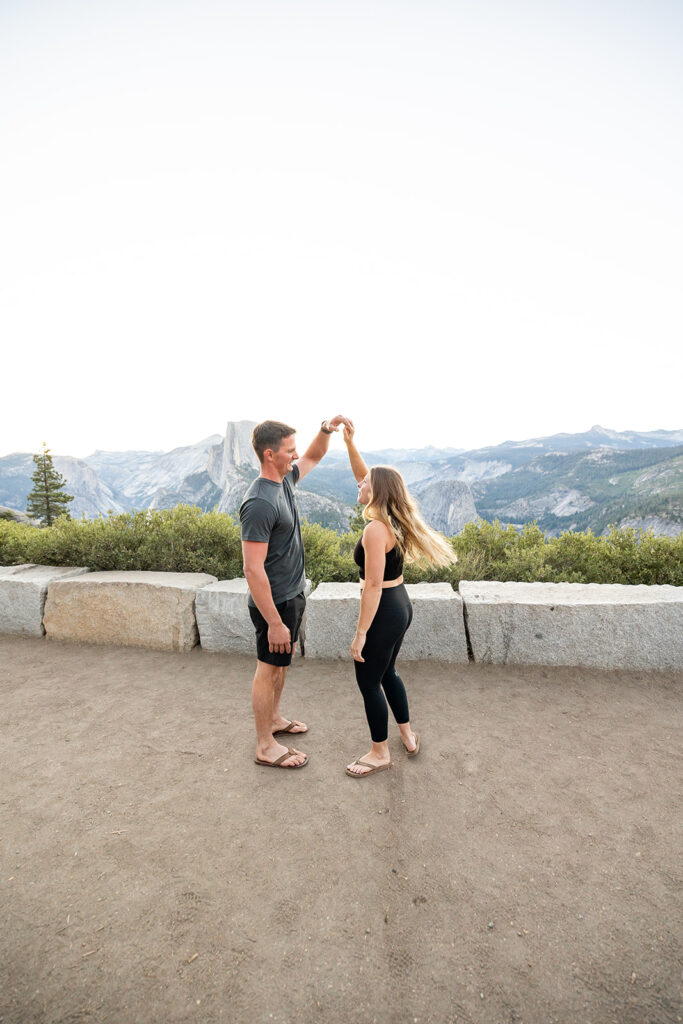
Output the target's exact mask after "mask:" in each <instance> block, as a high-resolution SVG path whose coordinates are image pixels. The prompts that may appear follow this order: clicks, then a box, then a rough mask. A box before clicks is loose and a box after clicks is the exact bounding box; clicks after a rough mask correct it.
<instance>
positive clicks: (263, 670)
mask: <svg viewBox="0 0 683 1024" xmlns="http://www.w3.org/2000/svg"><path fill="white" fill-rule="evenodd" d="M256 671H257V674H258V675H259V676H260V678H261V679H263V680H267V681H268V682H269V683H271V685H272V686H277V684H278V683H279V682H280V680H281V678H282V676H283V674H284V672H286V671H287V670H286V669H285V668H283V667H282V665H269V664H268V662H267V661H259V662H257V667H256Z"/></svg>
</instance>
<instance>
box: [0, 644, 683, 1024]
mask: <svg viewBox="0 0 683 1024" xmlns="http://www.w3.org/2000/svg"><path fill="white" fill-rule="evenodd" d="M252 666H253V662H252V660H251V659H249V658H237V657H226V656H221V655H210V654H207V653H206V652H203V651H201V650H199V649H196V650H195V651H194V652H192V653H191V654H189V655H174V654H165V653H158V652H153V651H137V650H131V649H123V648H97V647H86V646H77V645H66V644H56V643H50V642H49V641H46V640H42V641H41V640H22V639H13V638H8V637H1V638H0V688H1V693H2V705H1V708H2V710H1V712H0V717H1V721H2V753H1V758H2V764H1V766H0V767H1V769H2V775H1V778H2V788H1V797H0V814H1V823H0V824H1V827H2V840H3V841H2V864H1V866H0V883H1V886H2V903H3V910H4V919H5V922H6V924H5V927H4V928H3V931H2V937H1V938H0V970H1V972H2V988H1V991H0V1022H2V1024H34V1022H35V1024H37V1022H40V1024H46V1022H50V1024H57V1022H59V1024H78V1022H100V1021H101V1022H121V1024H128V1022H140V1024H152V1022H154V1024H157V1022H158V1024H170V1022H176V1021H178V1022H180V1021H183V1022H184V1021H196V1022H197V1024H211V1022H214V1021H237V1022H245V1024H246V1022H248V1024H258V1022H264V1024H271V1022H273V1024H277V1022H292V1024H293V1022H302V1024H308V1022H318V1021H320V1022H325V1024H327V1022H330V1024H332V1022H334V1024H371V1022H373V1021H377V1022H382V1024H394V1022H406V1024H415V1022H417V1024H426V1022H438V1024H442V1022H443V1024H447V1022H449V1021H454V1022H458V1024H462V1022H484V1024H530V1022H534V1024H535V1022H539V1024H541V1022H543V1024H573V1022H581V1024H591V1022H593V1024H609V1022H612V1021H614V1022H615V1024H616V1022H618V1024H668V1022H675V1024H678V1022H680V1021H681V1020H682V1019H683V1009H682V1008H681V1002H680V998H679V989H678V983H679V978H680V942H679V940H680V920H681V918H680V873H679V866H680V861H681V857H680V853H681V849H680V846H681V844H680V832H679V830H678V827H677V826H678V821H679V820H680V801H679V802H678V808H679V810H678V814H677V813H676V799H677V791H678V793H680V785H679V783H680V759H679V758H677V755H676V750H677V745H678V744H679V739H680V712H679V708H680V703H679V697H680V684H681V681H682V680H681V677H680V676H678V677H675V676H673V675H658V676H657V675H647V674H644V673H631V674H626V673H601V672H595V671H585V670H581V671H579V670H572V669H565V670H559V671H558V670H543V669H500V668H491V667H474V666H470V667H465V668H458V667H448V666H441V665H434V664H432V663H421V664H413V665H410V664H404V665H403V666H402V674H403V676H404V679H405V681H406V684H407V686H408V691H409V696H410V698H411V702H412V709H413V721H414V723H415V725H416V726H417V728H419V729H420V731H421V732H422V735H423V750H422V752H421V754H420V756H419V757H418V758H416V759H415V760H411V761H408V760H407V759H406V758H405V757H404V756H402V754H401V748H400V744H399V741H398V739H397V736H396V735H395V734H394V736H393V737H392V741H391V742H392V752H393V756H394V759H395V760H394V766H393V768H392V770H391V771H388V772H384V773H383V774H381V775H378V776H376V777H374V778H372V779H368V780H364V781H355V780H352V779H347V778H346V776H345V775H344V774H343V766H344V764H345V762H347V761H349V760H351V759H352V757H353V756H356V755H359V754H361V753H364V752H365V751H366V750H367V742H366V740H365V737H366V726H365V724H364V719H363V715H362V706H361V702H360V698H359V695H358V692H357V690H356V687H355V682H353V678H352V670H351V666H350V664H347V663H337V662H335V663H333V662H310V661H309V662H304V663H303V664H302V663H299V664H298V665H297V666H296V668H295V669H293V670H292V672H291V674H290V679H289V682H288V685H287V689H286V697H287V700H286V702H285V704H284V710H285V711H286V712H288V713H290V714H292V715H297V716H300V717H305V719H306V720H307V721H308V723H309V725H310V726H311V731H310V734H309V736H308V737H307V739H306V742H305V744H304V741H303V740H301V741H300V745H301V746H302V747H303V749H305V750H307V751H308V752H309V753H310V754H311V761H310V764H309V765H308V766H307V767H306V768H305V769H303V770H302V771H298V772H284V771H275V770H271V769H264V768H258V767H257V766H255V765H254V764H253V763H252V761H251V756H252V724H251V720H250V714H249V691H250V675H251V671H252Z"/></svg>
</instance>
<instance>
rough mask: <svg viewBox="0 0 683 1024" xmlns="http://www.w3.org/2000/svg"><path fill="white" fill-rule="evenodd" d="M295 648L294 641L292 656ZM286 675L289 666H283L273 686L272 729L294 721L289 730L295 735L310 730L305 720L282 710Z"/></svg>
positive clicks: (280, 727)
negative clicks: (292, 717) (281, 699)
mask: <svg viewBox="0 0 683 1024" xmlns="http://www.w3.org/2000/svg"><path fill="white" fill-rule="evenodd" d="M295 650H296V643H293V644H292V657H294V651H295ZM286 677H287V666H283V667H282V668H281V669H280V676H279V678H278V679H277V680H276V682H275V686H274V687H273V728H272V731H273V732H275V731H276V730H278V729H284V728H285V727H286V726H287V725H289V723H290V721H291V722H292V728H291V729H290V730H289V732H290V735H292V736H293V735H294V734H295V733H299V732H308V726H307V725H306V723H305V722H301V721H299V719H298V718H294V719H291V720H290V719H289V718H285V716H284V715H283V714H282V712H281V711H280V697H281V695H282V690H283V687H284V685H285V679H286Z"/></svg>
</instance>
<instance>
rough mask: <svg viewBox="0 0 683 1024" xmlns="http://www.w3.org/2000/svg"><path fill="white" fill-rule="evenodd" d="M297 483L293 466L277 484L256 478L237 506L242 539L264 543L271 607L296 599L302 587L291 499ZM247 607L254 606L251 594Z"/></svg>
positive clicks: (296, 524) (297, 531)
mask: <svg viewBox="0 0 683 1024" xmlns="http://www.w3.org/2000/svg"><path fill="white" fill-rule="evenodd" d="M298 480H299V467H298V466H297V465H296V464H295V465H294V466H293V467H292V472H291V473H288V474H287V476H286V477H285V478H284V480H283V481H282V483H281V484H278V483H275V481H274V480H266V478H265V477H262V476H259V477H257V478H256V479H255V480H254V481H253V483H251V484H250V485H249V489H248V490H247V493H246V494H245V495H244V498H243V499H242V504H241V506H240V523H241V525H242V540H254V541H259V542H260V543H262V544H265V543H267V544H268V554H267V555H266V561H265V566H264V568H265V570H266V576H267V577H268V582H269V583H270V589H271V592H272V594H273V602H274V603H275V604H282V602H283V601H289V599H290V598H291V597H296V595H297V594H300V593H301V591H302V590H303V589H304V586H305V584H306V576H305V573H304V545H303V541H302V539H301V526H300V525H299V512H298V510H297V507H296V501H295V499H294V488H295V487H296V485H297V483H298ZM249 604H250V605H252V607H255V604H256V602H255V601H254V599H253V598H252V596H251V594H249Z"/></svg>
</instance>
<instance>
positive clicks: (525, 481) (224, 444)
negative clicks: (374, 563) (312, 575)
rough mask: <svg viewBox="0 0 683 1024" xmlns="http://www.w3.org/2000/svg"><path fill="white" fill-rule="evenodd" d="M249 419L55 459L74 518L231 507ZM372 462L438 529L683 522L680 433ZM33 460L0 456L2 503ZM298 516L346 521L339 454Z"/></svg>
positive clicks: (594, 431)
mask: <svg viewBox="0 0 683 1024" xmlns="http://www.w3.org/2000/svg"><path fill="white" fill-rule="evenodd" d="M253 427H254V423H253V422H251V421H245V420H242V421H239V422H229V423H228V425H227V428H226V432H225V434H224V435H223V436H221V435H219V434H214V435H212V436H211V437H208V438H205V439H204V440H202V441H198V442H197V443H196V444H192V445H188V446H186V447H181V448H175V449H174V450H173V451H169V452H147V451H127V452H103V451H96V452H93V454H92V455H89V456H87V457H86V458H84V459H75V458H73V457H71V456H59V455H57V456H54V464H55V467H56V468H57V469H58V471H59V472H60V473H62V475H63V476H64V477H65V478H66V481H67V489H68V490H69V492H70V493H72V494H73V495H74V501H73V502H72V504H71V508H70V511H71V514H72V515H74V516H81V515H85V516H86V517H87V518H92V517H94V516H97V515H99V514H105V515H106V514H107V512H109V511H113V512H122V511H129V510H130V509H133V508H134V509H140V508H171V507H173V506H174V505H176V504H179V503H181V502H183V503H187V504H193V505H199V506H200V507H201V508H203V509H205V510H208V509H211V508H214V507H215V508H218V510H219V511H222V512H228V513H230V514H235V512H236V511H237V509H238V508H239V505H240V501H241V498H242V495H243V493H244V491H245V490H246V487H247V486H248V484H249V482H250V481H251V480H252V479H253V478H254V477H255V476H256V474H257V473H258V462H257V460H256V456H255V454H254V451H253V449H252V447H251V431H252V429H253ZM363 454H364V458H365V459H366V461H367V462H368V464H369V465H377V464H380V463H389V464H392V465H395V466H396V467H397V468H399V469H400V471H401V473H402V474H403V476H404V478H405V480H406V482H407V483H408V485H409V487H410V490H411V491H412V493H413V494H414V495H415V496H416V498H417V500H418V502H419V503H420V507H421V509H422V512H423V514H424V516H425V519H427V521H428V522H429V523H431V525H433V526H434V527H436V528H437V529H440V530H443V531H444V532H445V533H447V534H453V533H457V532H458V531H459V530H461V529H462V527H463V525H464V524H465V523H466V522H468V521H469V520H471V519H474V518H475V517H476V516H477V515H479V516H481V517H482V518H484V519H491V520H492V519H494V518H498V519H500V520H501V521H502V522H508V523H513V524H515V525H516V526H518V525H521V524H523V523H525V522H528V521H530V520H536V521H537V522H538V524H539V526H541V528H542V529H544V530H545V532H546V533H547V534H548V535H549V536H553V535H556V534H558V533H560V532H562V531H563V530H567V529H574V530H584V529H587V528H590V529H592V530H593V531H594V532H598V533H600V532H603V531H604V530H605V529H606V528H607V527H608V526H609V525H610V524H612V523H616V524H618V525H632V526H642V527H652V528H653V529H654V530H655V532H656V533H660V534H670V535H675V534H677V533H678V532H679V531H680V530H681V529H683V430H680V431H663V430H659V431H650V432H645V433H644V432H637V431H625V432H621V433H619V432H616V431H612V430H608V429H605V428H603V427H600V426H595V427H592V428H591V429H590V430H588V431H585V432H584V433H580V434H555V435H552V436H551V437H539V438H532V439H530V440H525V441H504V442H503V443H502V444H499V445H494V446H489V447H485V448H479V449H473V450H468V451H462V450H458V449H457V448H448V447H442V448H440V447H434V446H430V447H428V448H422V449H396V448H387V449H381V450H376V451H368V452H364V453H363ZM33 468H34V467H33V461H32V456H31V455H30V454H27V453H15V454H12V455H7V456H4V457H2V458H0V504H1V505H4V506H8V507H10V508H13V509H23V508H25V505H26V497H27V495H28V493H29V491H30V490H31V487H32V484H31V473H32V472H33ZM297 491H298V500H299V507H300V510H301V514H302V516H303V517H305V518H307V519H309V520H310V521H312V522H319V523H322V525H324V526H328V527H331V528H333V529H336V530H344V529H346V527H347V524H348V520H349V515H350V514H351V511H352V507H353V504H354V502H355V500H356V494H357V488H356V483H355V480H354V479H353V475H352V473H351V471H350V468H349V465H348V460H347V458H346V452H345V451H344V450H341V451H340V450H338V449H333V450H332V451H330V452H329V453H328V455H327V456H326V458H325V459H324V460H323V462H321V463H320V465H319V466H318V467H317V468H316V469H315V470H313V472H311V473H310V474H309V475H308V476H307V477H306V480H305V483H304V485H303V486H302V487H301V488H298V489H297Z"/></svg>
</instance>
